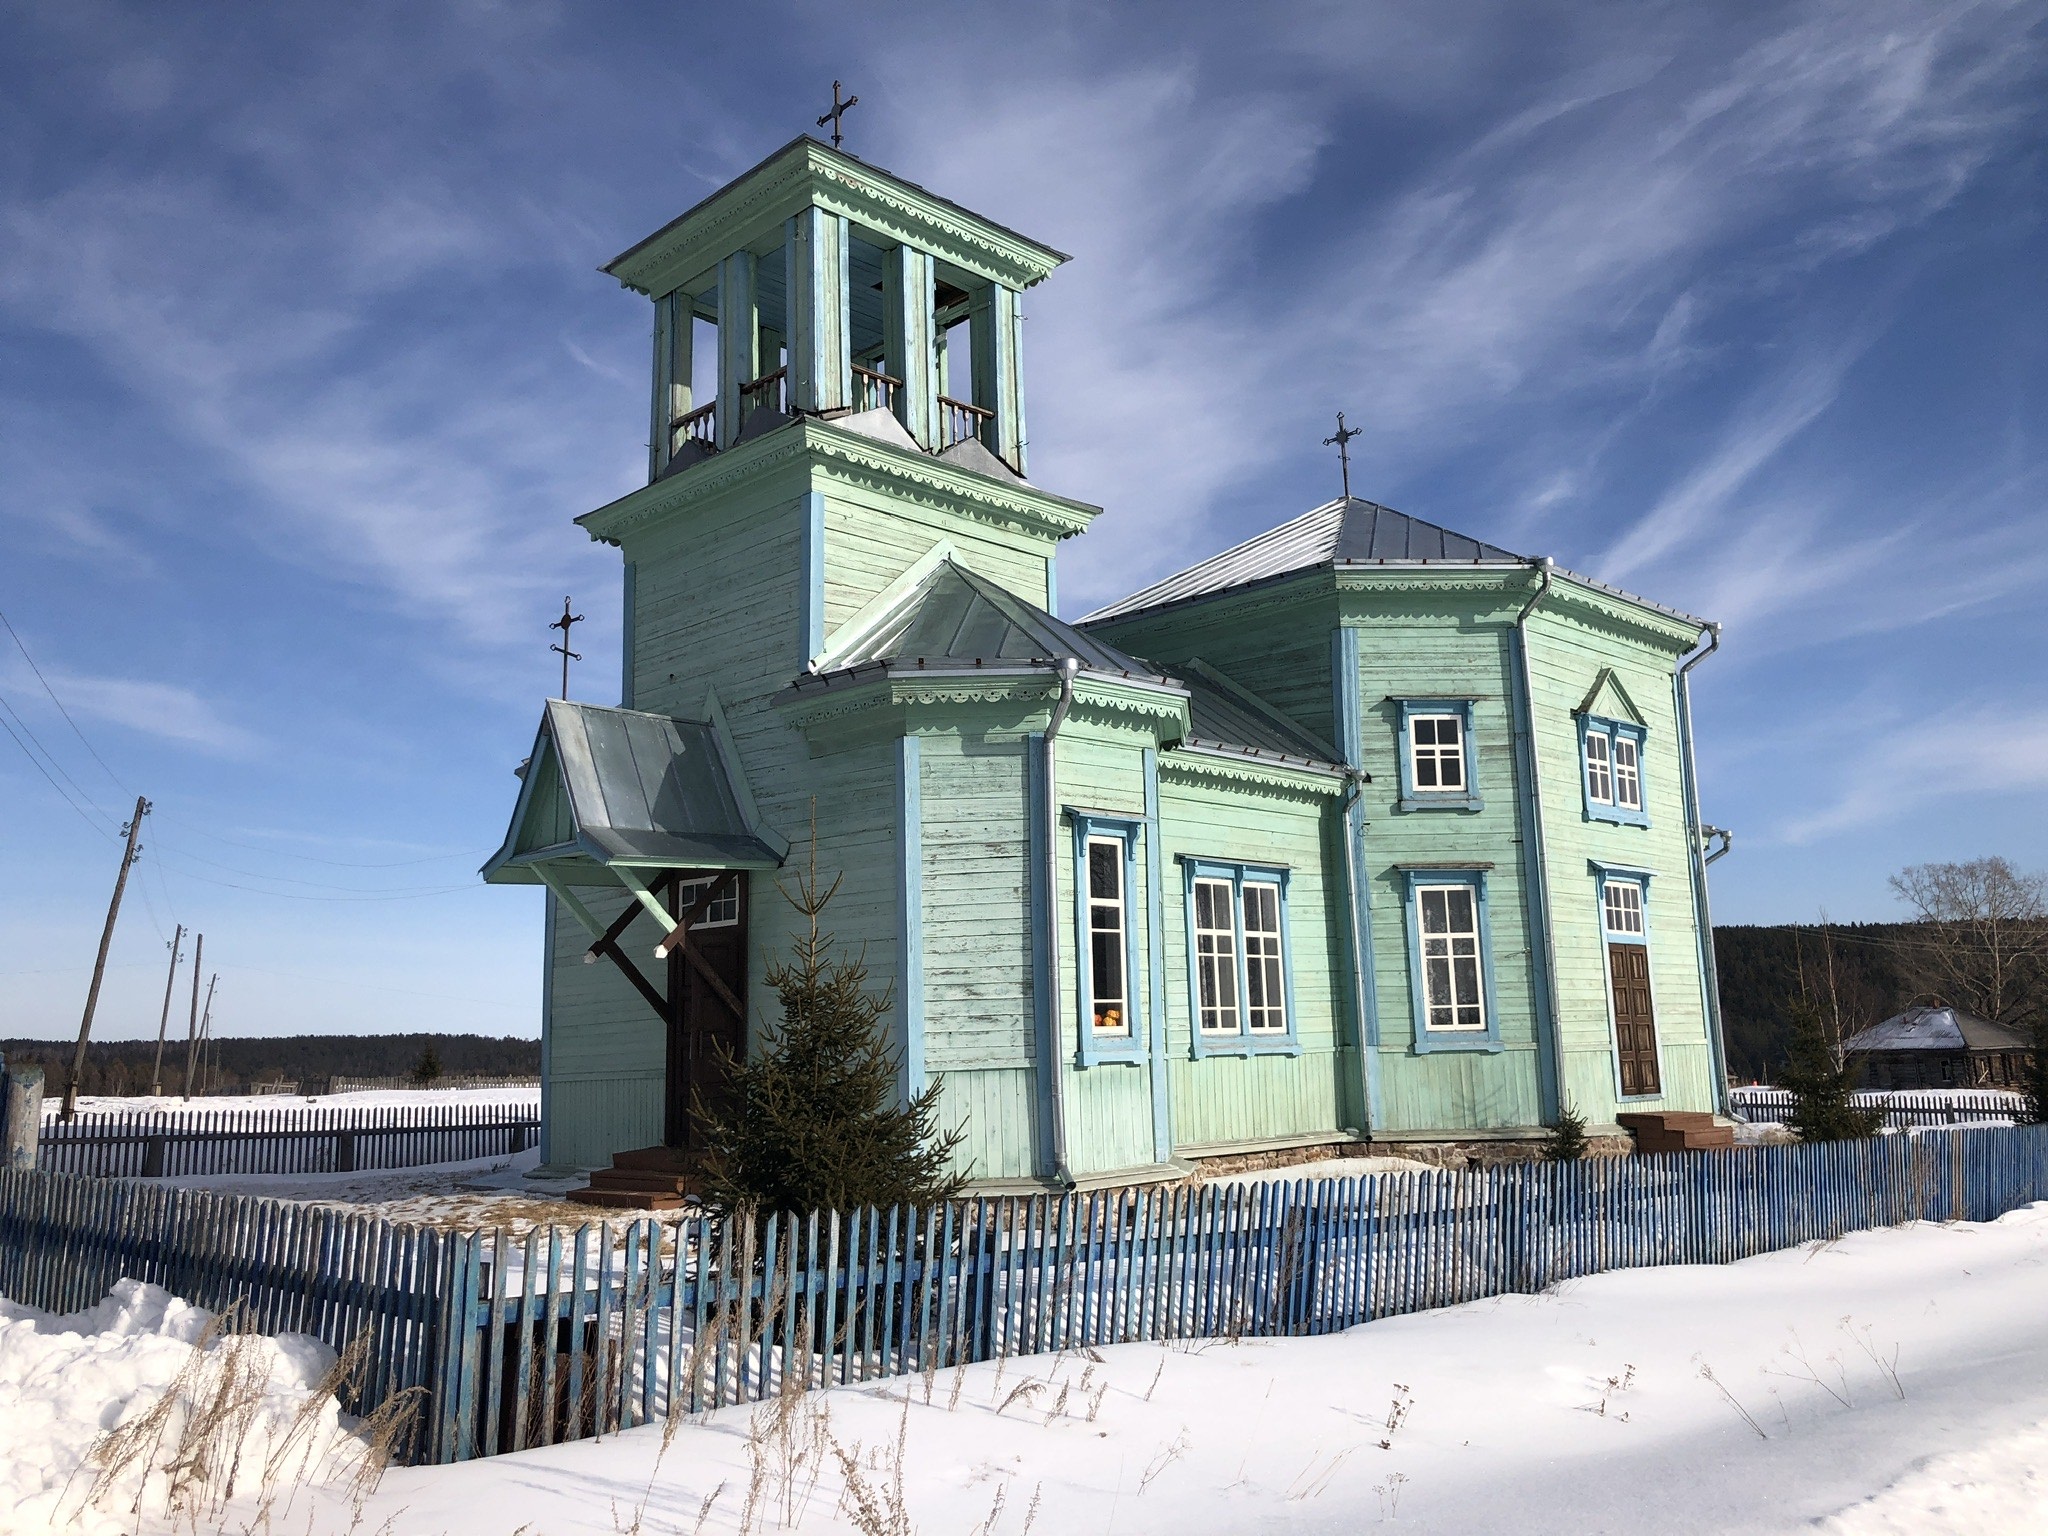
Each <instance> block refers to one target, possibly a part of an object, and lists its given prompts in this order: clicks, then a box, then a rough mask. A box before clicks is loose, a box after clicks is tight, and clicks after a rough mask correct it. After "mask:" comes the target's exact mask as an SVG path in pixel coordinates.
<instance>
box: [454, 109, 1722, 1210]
mask: <svg viewBox="0 0 2048 1536" xmlns="http://www.w3.org/2000/svg"><path fill="white" fill-rule="evenodd" d="M1065 259H1066V258H1065V257H1064V256H1062V255H1061V254H1060V253H1059V252H1057V251H1055V250H1052V249H1050V248H1049V247H1047V246H1044V245H1041V244H1039V243H1037V242H1036V241H1033V240H1030V239H1027V238H1026V237H1024V236H1022V235H1019V234H1017V233H1015V232H1013V231H1011V230H1008V229H1005V228H1003V227H1002V226H1001V225H998V224H995V223H993V222H991V221H989V220H987V219H984V218H981V217H979V216H978V215H975V214H973V213H969V212H968V211H966V210H965V209H963V208H959V207H957V206H955V205H954V204H952V203H949V202H947V201H945V200H944V199H942V198H939V197H937V196H934V195H933V194H932V193H930V192H927V191H924V190H923V189H921V188H919V187H916V186H913V185H911V184H910V183H908V182H905V181H902V180H899V179H898V178H896V177H894V176H891V175H889V174H887V173H886V172H883V171H880V170H877V169H875V168H874V167H872V166H869V165H866V164H864V163H862V162H861V161H859V160H857V159H855V158H853V157H852V156H849V155H846V154H842V153H840V152H838V151H837V150H835V149H832V148H828V147H827V146H825V145H823V144H821V143H819V142H817V141H815V140H812V139H809V138H804V139H799V140H797V141H796V142H795V143H792V144H790V145H789V146H787V147H786V148H784V149H782V150H780V151H778V152H777V153H776V154H774V155H772V156H771V157H769V158H768V159H767V160H765V161H763V162H762V163H761V164H760V165H758V166H756V167H755V168H754V169H752V170H750V171H748V172H747V173H746V174H745V175H743V176H741V177H740V178H738V179H737V180H736V181H734V182H733V183H732V184H731V185H729V186H727V187H725V188H724V189H723V190H721V191H720V192H718V193H717V194H715V195H714V196H712V197H710V198H708V199H707V200H705V201H704V202H703V203H701V204H699V205H698V206H697V207H695V208H693V209H691V210H690V211H689V212H688V213H686V214H684V215H683V216H682V217H681V218H679V219H677V220H675V222H673V223H671V224H669V225H668V226H667V227H665V228H663V229H661V230H660V231H658V232H657V233H655V234H653V235H651V236H649V237H648V238H647V239H645V240H643V241H642V242H640V243H639V244H638V245H636V246H634V247H633V248H632V249H631V250H629V251H627V252H626V253H625V254H624V255H622V256H620V257H619V258H618V259H617V260H615V261H613V262H612V263H611V264H610V265H609V266H608V267H607V268H606V269H605V270H606V271H608V272H610V273H611V274H613V275H614V276H616V277H617V278H618V279H619V281H620V282H621V283H622V284H624V285H625V286H626V287H629V288H631V289H633V290H635V291H636V292H639V293H642V294H645V295H647V296H648V297H649V298H650V299H651V300H652V301H653V305H654V388H653V396H654V400H653V418H652V426H653V443H652V455H651V461H650V464H649V475H648V483H647V485H646V487H645V488H644V489H641V490H637V491H634V492H633V493H632V494H630V495H628V496H625V497H623V498H621V499H620V500H618V501H615V502H613V503H612V504H611V505H609V506H605V507H601V508H599V509H598V510H597V511H595V512H592V513H589V514H588V515H586V516H585V517H583V518H582V519H580V521H581V522H582V524H583V526H584V527H585V528H586V529H587V530H588V531H589V533H590V535H591V537H592V538H594V539H598V540H601V541H603V542H605V543H608V544H612V545H614V546H616V547H617V548H618V549H619V550H620V552H621V554H622V556H623V559H624V568H625V569H624V577H625V580H624V589H625V675H624V679H623V683H622V693H623V698H622V699H621V703H620V707H619V708H617V709H611V708H601V707H598V706H594V705H588V704H580V703H562V702H551V703H549V704H548V705H547V707H546V711H545V714H544V716H543V719H542V721H541V725H540V730H539V734H538V737H537V739H536V741H535V743H534V747H533V752H532V755H531V757H530V759H529V760H528V761H527V763H526V764H525V766H524V767H523V769H522V773H521V787H520V792H519V797H518V803H517V806H516V809H515V810H514V812H513V816H512V822H511V827H510V830H509V832H508V833H507V836H506V840H505V844H504V846H503V848H502V849H500V851H499V852H498V853H497V854H496V855H494V856H493V858H492V859H491V861H490V862H489V864H488V865H486V866H485V871H484V873H485V878H486V879H488V880H491V881H495V882H503V883H539V884H541V885H544V886H545V887H546V888H547V891H548V900H547V919H546V926H547V940H546V943H547V964H546V993H545V1012H544V1022H543V1036H542V1038H543V1060H544V1069H543V1071H544V1090H543V1104H544V1110H543V1113H544V1127H545V1128H544V1132H543V1147H544V1155H545V1157H546V1159H547V1161H548V1162H549V1163H551V1164H553V1165H556V1166H591V1165H595V1164H599V1163H602V1162H604V1161H606V1160H607V1159H609V1158H610V1157H611V1156H612V1155H613V1154H614V1153H615V1152H618V1151H621V1150H622V1149H632V1148H640V1147H645V1146H649V1145H653V1144H663V1143H666V1144H668V1145H671V1146H677V1145H686V1144H687V1142H688V1139H689V1137H690V1135H691V1124H690V1115H689V1106H690V1102H691V1096H692V1094H693V1093H696V1094H701V1095H704V1096H706V1097H708V1098H711V1099H715V1098H716V1097H717V1096H718V1094H719V1092H720V1088H721V1082H720V1073H719V1071H718V1056H717V1049H716V1048H717V1046H718V1044H719V1043H720V1042H724V1043H725V1045H726V1046H727V1047H728V1048H744V1045H745V1043H746V1042H747V1041H748V1040H749V1039H752V1040H758V1039H759V1038H760V1036H761V1033H762V1031H763V1029H764V1027H765V1026H766V1025H767V1024H769V1023H771V1022H772V1021H773V1017H774V1001H775V1000H774V998H773V996H772V995H771V994H770V993H769V992H768V990H767V989H766V988H765V986H764V985H763V980H762V978H763V972H764V970H765V968H766V966H767V965H768V963H769V962H770V960H771V959H772V958H773V957H774V956H776V955H777V954H778V953H781V952H784V951H785V950H786V948H787V944H788V941H789V938H790V936H791V933H792V931H793V925H794V923H795V921H796V914H795V913H794V911H793V909H792V908H791V906H790V904H789V902H788V901H787V900H786V899H785V897H784V895H783V894H782V891H781V889H780V887H781V885H782V884H783V883H785V882H786V881H787V880H788V879H789V878H790V876H791V874H792V873H793V872H794V871H795V870H797V869H799V868H802V867H806V866H807V865H808V863H809V861H810V860H811V858H812V857H813V855H815V859H816V864H817V868H818V870H819V872H820V873H821V875H823V876H824V877H826V878H827V879H833V878H836V879H838V880H839V881H840V886H839V891H838V894H837V896H836V897H835V899H834V900H833V902H832V904H831V906H830V908H829V909H828V911H827V914H826V916H827V926H828V927H829V928H830V929H831V931H832V932H833V933H834V934H835V935H836V936H837V939H838V941H839V943H840V944H841V945H842V946H843V947H844V948H845V950H847V951H848V952H850V953H859V954H863V955H864V956H865V958H866V962H867V964H868V965H869V967H870V968H871V970H872V972H873V975H874V978H875V982H876V985H877V986H878V987H886V988H888V989H889V991H890V995H891V1000H892V1007H893V1018H894V1021H895V1028H896V1029H897V1030H898V1031H900V1039H899V1041H898V1044H899V1045H900V1049H901V1055H902V1061H903V1072H904V1078H905V1081H904V1085H903V1086H904V1090H905V1092H907V1093H908V1092H916V1091H920V1090H921V1089H923V1088H924V1087H925V1086H926V1085H927V1084H929V1083H932V1082H938V1083H939V1084H940V1085H941V1091H940V1104H941V1106H942V1119H943V1121H944V1123H946V1124H947V1125H949V1126H951V1125H959V1126H962V1127H964V1128H965V1131H966V1139H965V1142H964V1144H963V1146H962V1148H961V1151H960V1154H959V1156H960V1160H961V1164H962V1166H963V1168H964V1169H965V1170H966V1171H967V1172H968V1173H969V1174H970V1175H971V1177H972V1179H973V1180H974V1181H975V1182H976V1183H977V1184H978V1185H980V1186H982V1187H994V1188H1000V1187H1005V1186H1012V1187H1021V1186H1034V1187H1038V1186H1048V1185H1062V1186H1064V1185H1076V1184H1078V1185H1083V1186H1085V1185H1089V1184H1104V1183H1111V1182H1118V1181H1125V1180H1134V1179H1146V1178H1158V1177H1170V1176H1175V1175H1178V1174H1183V1173H1185V1172H1186V1171H1188V1169H1189V1168H1190V1166H1191V1165H1193V1164H1194V1163H1196V1162H1197V1161H1198V1160H1200V1159H1203V1158H1211V1157H1219V1156H1230V1155H1235V1154H1244V1153H1251V1152H1276V1151H1284V1150H1287V1149H1295V1148H1300V1149H1308V1148H1316V1147H1326V1146H1330V1145H1332V1144H1338V1143H1363V1142H1366V1141H1371V1142H1374V1143H1413V1142H1474V1141H1483V1140H1491V1139H1501V1140H1512V1139H1517V1138H1520V1139H1528V1138H1533V1137H1536V1136H1540V1135H1541V1134H1542V1128H1543V1127H1544V1126H1545V1125H1546V1124H1548V1123H1551V1122H1554V1121H1555V1119H1556V1118H1557V1116H1558V1113H1559V1108H1560V1105H1569V1106H1571V1107H1573V1108H1574V1109H1576V1110H1577V1111H1578V1112H1579V1113H1580V1114H1582V1115H1583V1116H1584V1117H1585V1119H1586V1121H1587V1123H1588V1125H1589V1127H1590V1128H1592V1129H1595V1130H1599V1129H1602V1128H1605V1129H1607V1130H1610V1131H1611V1130H1613V1128H1614V1125H1615V1117H1616V1115H1617V1114H1620V1113H1627V1112H1629V1111H1631V1110H1638V1111H1706V1112H1715V1111H1722V1110H1725V1104H1724V1102H1723V1100H1724V1096H1725V1087H1724V1085H1725V1082H1726V1074H1725V1071H1724V1068H1723V1060H1722V1045H1721V1033H1720V1025H1719V1018H1718V1011H1717V1002H1716V990H1715V983H1714V975H1713V962H1712V947H1711V941H1710V925H1709V917H1708V907H1707V887H1706V863H1707V860H1708V857H1709V847H1710V844H1711V843H1712V840H1713V837H1714V829H1711V828H1707V827H1704V826H1703V825H1702V824H1701V822H1700V820H1699V812H1698V806H1697V795H1696V789H1695V782H1694V771H1693V753H1692V743H1691V740H1690V722H1689V711H1688V708H1687V695H1686V672H1687V669H1688V668H1689V667H1690V666H1691V665H1692V663H1693V662H1694V661H1696V660H1698V659H1699V658H1700V657H1702V656H1704V655H1705V654H1707V653H1708V652H1709V651H1710V650H1711V649H1712V648H1713V646H1714V644H1715V636H1714V632H1713V629H1712V626H1709V625H1706V624H1704V623H1703V622H1702V621H1701V620H1698V619H1694V618H1690V617H1687V616H1686V615H1684V614H1681V613H1678V612H1675V611H1673V610H1671V609H1669V608H1665V607H1662V606H1660V605H1659V604H1657V603H1654V602H1650V601H1647V600H1645V599H1643V598H1639V597H1634V596H1631V595H1629V594H1627V593H1624V592H1619V591H1616V590H1614V589H1613V588H1611V587H1607V586H1604V585H1602V584H1601V583H1599V582H1596V581H1593V580H1590V579H1588V578H1586V577H1583V576H1577V575H1574V574H1572V573H1570V572H1568V571H1565V570H1562V569H1559V568H1557V567H1556V566H1554V565H1553V564H1552V563H1551V562H1550V561H1549V560H1542V559H1539V560H1532V559H1527V558H1524V557H1522V556H1520V555H1515V554H1511V553H1509V552H1508V551H1506V550H1504V549H1500V548H1496V547H1495V546H1493V545H1491V544H1486V543H1482V542H1480V541H1478V540H1475V539H1471V538H1468V537H1465V536H1463V535H1460V534H1456V533H1452V532H1449V531H1447V530H1445V529H1443V528H1439V527H1436V526H1434V525H1432V524H1429V523H1425V522H1422V521H1421V520H1419V519H1416V518H1413V517H1408V516H1404V515H1403V514H1401V513H1399V512H1395V511H1392V510H1390V509H1388V508H1385V507H1380V506H1376V505H1374V504H1372V503H1370V502H1366V501H1361V500H1353V499H1348V498H1347V499H1345V500H1341V501H1338V502H1334V503H1332V504H1330V505H1327V506H1322V507H1318V508H1315V509H1314V510H1312V511H1309V512H1305V513H1303V514H1302V515H1300V516H1298V517H1295V518H1293V519H1292V520H1291V521H1288V522H1284V523H1282V524H1281V525H1280V526H1279V527H1277V528H1275V529H1273V530H1272V531H1271V532H1269V533H1265V534H1262V535H1260V536H1259V537H1257V538H1255V539H1252V540H1249V541H1248V542H1246V543H1244V544H1241V545H1239V546H1238V547H1236V548H1234V549H1229V550H1226V551H1224V552H1222V553H1221V554H1218V555H1215V556H1214V557H1212V558H1210V559H1208V560H1205V561H1203V562H1201V563H1200V564H1198V565H1195V566H1193V567H1191V568H1189V569H1188V570H1185V571H1182V572H1181V573H1179V574H1178V575H1175V576H1171V577H1169V578H1167V579H1166V580H1164V581H1162V582H1159V583H1157V584H1156V585H1154V586H1152V587H1150V588H1147V589H1146V590H1145V591H1143V592H1140V593H1137V594H1136V595H1134V596H1132V597H1129V598H1126V599H1124V600H1123V601H1121V602H1118V603H1114V604H1112V605H1110V606H1109V607H1107V608H1104V609H1102V610H1100V611H1099V612H1097V613H1095V614H1093V615H1091V616H1090V617H1089V618H1087V619H1084V620H1082V621H1081V622H1080V623H1078V624H1072V625H1070V624H1067V623H1064V622H1062V621H1061V620H1059V619H1058V618H1055V617H1054V616H1053V614H1052V613H1051V611H1050V610H1051V608H1052V606H1053V595H1052V594H1053V585H1054V576H1053V563H1054V556H1055V554H1056V552H1057V550H1058V547H1059V544H1060V541H1061V540H1063V539H1066V538H1069V537H1071V536H1072V535H1074V534H1077V533H1080V532H1082V531H1083V530H1084V529H1086V528H1087V527H1088V525H1089V523H1090V522H1091V520H1092V519H1093V518H1094V517H1095V516H1096V515H1097V513H1098V511H1099V509H1098V508H1096V507H1093V506H1090V505H1088V504H1086V503H1084V502H1079V501H1074V500H1070V499H1068V498H1066V497H1064V496H1058V495H1054V494H1052V493H1051V492H1048V491H1045V490H1041V489H1040V488H1038V487H1037V486H1036V485H1034V484H1032V483H1031V481H1030V480H1029V478H1028V477H1027V472H1028V466H1027V463H1026V458H1025V444H1026V440H1027V434H1026V430H1025V416H1024V392H1023V385H1022V370H1021V359H1020V356H1019V342H1020V328H1019V318H1020V314H1019V305H1020V297H1021V295H1022V293H1023V291H1024V290H1025V289H1027V288H1029V287H1031V286H1032V285H1034V284H1036V283H1037V282H1039V281H1040V280H1041V279H1043V278H1045V277H1047V276H1048V275H1049V274H1051V272H1052V271H1053V269H1054V268H1055V267H1057V266H1058V265H1059V264H1060V263H1061V262H1062V261H1064V260H1065ZM961 326H964V327H965V328H966V329H965V332H964V333H961V332H959V331H958V330H956V328H957V327H961ZM710 380H715V384H710V383H707V384H705V385H704V387H703V388H702V389H701V391H700V390H698V389H696V388H693V386H695V385H696V384H698V382H699V381H710ZM814 828H815V834H814V831H813V829H814ZM1722 847H1725V841H1724V842H1723V843H1722Z"/></svg>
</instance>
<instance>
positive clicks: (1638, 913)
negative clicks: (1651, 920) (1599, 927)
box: [1600, 880, 1643, 938]
mask: <svg viewBox="0 0 2048 1536" xmlns="http://www.w3.org/2000/svg"><path fill="white" fill-rule="evenodd" d="M1600 899H1601V907H1602V916H1603V917H1604V919H1605V920H1606V923H1607V931H1608V932H1609V933H1611V934H1618V935H1624V936H1629V937H1634V938H1641V937H1642V936H1643V887H1642V884H1641V882H1639V881H1635V880H1608V881H1605V882H1604V883H1603V884H1602V886H1601V897H1600Z"/></svg>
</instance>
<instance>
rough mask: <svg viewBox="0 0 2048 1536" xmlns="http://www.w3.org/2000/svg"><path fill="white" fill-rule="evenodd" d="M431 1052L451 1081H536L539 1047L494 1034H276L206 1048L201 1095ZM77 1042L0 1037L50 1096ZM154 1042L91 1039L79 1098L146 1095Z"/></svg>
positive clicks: (360, 1069)
mask: <svg viewBox="0 0 2048 1536" xmlns="http://www.w3.org/2000/svg"><path fill="white" fill-rule="evenodd" d="M429 1047H432V1049H433V1052H434V1054H435V1056H436V1057H437V1058H438V1059H439V1061H440V1063H441V1071H442V1073H443V1074H444V1075H446V1076H448V1077H535V1076H538V1075H539V1073H540V1042H539V1041H538V1040H523V1039H518V1038H515V1037H512V1036H506V1037H505V1038H503V1039H494V1038H492V1037H491V1036H489V1035H277V1036H269V1037H261V1036H252V1037H249V1038H246V1039H242V1038H224V1039H220V1040H213V1041H209V1042H208V1043H207V1047H206V1066H205V1076H204V1079H203V1082H202V1084H201V1085H200V1090H199V1091H204V1092H208V1093H237V1092H240V1091H241V1090H243V1089H244V1088H246V1087H247V1086H248V1085H249V1084H250V1083H259V1082H277V1081H279V1080H280V1079H283V1080H285V1081H288V1082H297V1083H298V1084H299V1087H300V1091H301V1092H304V1093H324V1092H326V1091H327V1082H328V1079H329V1078H331V1077H335V1076H342V1077H404V1076H406V1075H408V1074H409V1073H410V1072H411V1071H412V1069H413V1068H414V1067H415V1066H416V1065H417V1064H418V1063H419V1059H420V1057H421V1056H422V1055H423V1054H424V1053H425V1052H426V1051H427V1049H428V1048H429ZM72 1049H73V1047H72V1044H71V1043H68V1042H62V1041H55V1040H0V1055H4V1056H5V1057H6V1058H7V1060H8V1061H9V1062H10V1063H12V1064H17V1065H21V1066H39V1067H41V1068H42V1069H43V1077H44V1081H45V1082H46V1083H47V1085H48V1089H47V1091H48V1092H50V1093H51V1094H56V1093H59V1092H61V1091H62V1090H63V1087H64V1084H65V1082H66V1081H67V1080H68V1079H69V1077H70V1075H71V1052H72ZM155 1057H156V1041H155V1040H154V1039H150V1040H108V1041H94V1042H93V1043H92V1044H91V1045H89V1046H88V1047H87V1048H86V1059H85V1075H84V1077H83V1078H81V1079H80V1081H79V1092H81V1093H109V1094H124V1093H147V1092H149V1077H150V1071H151V1066H152V1063H153V1061H154V1059H155ZM184 1084H185V1042H184V1041H183V1040H173V1041H169V1042H167V1043H166V1044H165V1046H164V1091H165V1092H167V1093H178V1092H180V1091H182V1089H183V1088H184Z"/></svg>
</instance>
